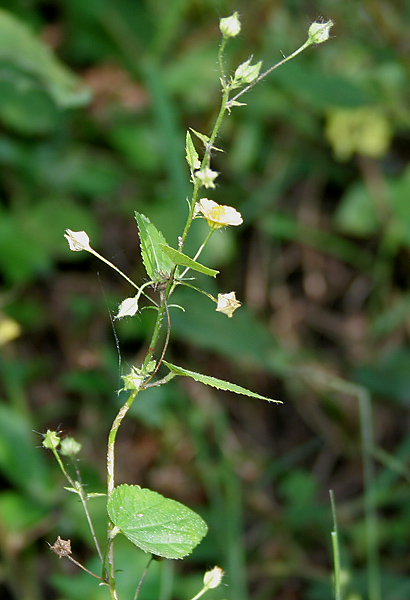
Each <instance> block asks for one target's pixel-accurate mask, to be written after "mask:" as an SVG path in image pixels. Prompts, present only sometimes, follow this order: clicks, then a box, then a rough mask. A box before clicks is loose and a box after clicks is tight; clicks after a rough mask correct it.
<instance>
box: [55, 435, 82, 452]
mask: <svg viewBox="0 0 410 600" xmlns="http://www.w3.org/2000/svg"><path fill="white" fill-rule="evenodd" d="M80 450H81V444H80V442H77V440H75V439H74V438H73V437H66V438H64V439H63V441H62V442H61V446H60V452H61V454H64V456H75V455H76V454H78V453H79V452H80Z"/></svg>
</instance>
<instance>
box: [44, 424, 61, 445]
mask: <svg viewBox="0 0 410 600" xmlns="http://www.w3.org/2000/svg"><path fill="white" fill-rule="evenodd" d="M59 444H60V438H59V436H58V433H57V431H52V430H51V429H47V433H45V434H44V440H43V446H44V448H47V450H52V449H53V448H54V449H55V448H58V446H59Z"/></svg>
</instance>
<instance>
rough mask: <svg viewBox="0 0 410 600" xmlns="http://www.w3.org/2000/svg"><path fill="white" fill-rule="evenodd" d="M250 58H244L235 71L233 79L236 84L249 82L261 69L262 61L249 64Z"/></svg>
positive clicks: (256, 76)
mask: <svg viewBox="0 0 410 600" xmlns="http://www.w3.org/2000/svg"><path fill="white" fill-rule="evenodd" d="M251 60H252V57H251V58H248V60H245V62H243V63H242V64H241V65H239V67H238V68H237V69H236V71H235V77H234V81H235V83H238V84H249V83H252V81H255V79H257V78H258V75H259V71H260V70H261V66H262V61H259V62H258V63H256V65H251Z"/></svg>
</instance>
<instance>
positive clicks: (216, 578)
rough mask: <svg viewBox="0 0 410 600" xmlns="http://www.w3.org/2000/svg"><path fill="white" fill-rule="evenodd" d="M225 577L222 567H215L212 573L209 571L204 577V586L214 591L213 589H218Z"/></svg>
mask: <svg viewBox="0 0 410 600" xmlns="http://www.w3.org/2000/svg"><path fill="white" fill-rule="evenodd" d="M223 576H224V572H223V571H222V569H221V567H214V568H213V569H211V570H210V571H207V572H206V573H205V575H204V586H205V587H206V588H207V589H208V590H212V589H213V588H216V587H218V585H219V584H220V583H221V581H222V577H223Z"/></svg>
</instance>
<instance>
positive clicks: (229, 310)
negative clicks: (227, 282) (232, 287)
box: [216, 292, 241, 318]
mask: <svg viewBox="0 0 410 600" xmlns="http://www.w3.org/2000/svg"><path fill="white" fill-rule="evenodd" d="M240 306H241V303H240V302H239V301H238V300H237V299H236V294H235V292H230V293H229V294H218V304H217V307H216V310H217V312H221V313H223V314H224V315H226V316H227V317H229V318H231V317H232V315H233V313H234V312H235V310H236V309H237V308H239V307H240Z"/></svg>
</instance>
